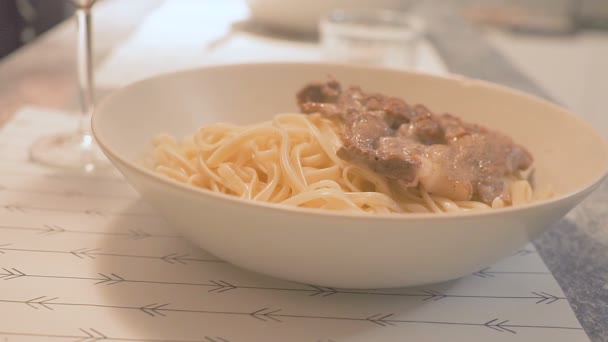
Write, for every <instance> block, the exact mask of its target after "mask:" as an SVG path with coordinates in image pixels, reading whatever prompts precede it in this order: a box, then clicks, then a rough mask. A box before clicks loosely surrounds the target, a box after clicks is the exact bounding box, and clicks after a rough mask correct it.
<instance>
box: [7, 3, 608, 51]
mask: <svg viewBox="0 0 608 342" xmlns="http://www.w3.org/2000/svg"><path fill="white" fill-rule="evenodd" d="M102 1H103V0H100V1H99V2H102ZM130 1H145V0H130ZM201 1H205V0H201ZM263 2H264V0H257V1H256V0H250V3H254V4H255V3H263ZM392 2H393V3H396V2H399V0H396V1H392ZM401 2H402V3H408V4H411V3H433V2H437V3H439V2H441V0H416V1H412V0H401ZM450 2H451V3H453V4H455V5H456V6H457V7H460V8H461V9H462V10H463V12H462V13H464V14H465V15H466V16H467V19H469V20H471V21H472V22H474V23H477V24H483V25H491V26H495V27H502V28H504V29H508V30H511V31H518V32H521V33H526V34H549V35H567V34H575V33H577V32H580V31H581V30H608V1H607V0H452V1H450ZM284 3H285V4H286V5H285V6H291V5H292V4H294V3H297V2H296V1H284ZM328 3H331V1H329V2H328ZM346 3H357V1H349V2H346ZM72 12H73V6H72V5H71V4H70V1H69V0H0V58H2V57H4V56H6V55H8V54H10V53H11V52H13V51H14V50H16V49H18V48H19V47H21V46H23V45H24V44H27V43H30V42H32V41H33V40H34V39H36V37H38V36H40V35H42V34H44V33H45V32H46V31H48V30H49V29H51V28H52V27H53V26H55V25H57V24H59V23H60V22H62V21H63V20H65V19H66V18H68V17H70V15H71V14H72ZM263 15H265V14H263Z"/></svg>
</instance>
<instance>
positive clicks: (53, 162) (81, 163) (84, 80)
mask: <svg viewBox="0 0 608 342" xmlns="http://www.w3.org/2000/svg"><path fill="white" fill-rule="evenodd" d="M70 1H71V2H72V4H73V5H75V7H76V10H75V14H74V16H75V18H76V23H77V37H78V44H77V53H76V57H77V58H76V59H77V63H76V64H77V71H78V90H79V99H80V124H79V127H78V129H76V130H74V131H73V132H68V133H60V134H55V135H50V136H45V137H42V138H40V139H39V140H37V141H36V142H35V143H34V144H33V145H32V146H31V148H30V156H31V158H32V159H33V160H34V161H37V162H39V163H42V164H46V165H50V166H55V167H60V168H64V169H76V170H81V171H84V172H87V173H88V172H93V171H95V170H97V169H100V168H103V167H106V166H108V165H110V164H109V161H108V160H107V159H106V158H105V156H104V155H103V153H102V152H101V150H100V149H99V147H98V146H97V143H96V142H95V139H94V137H93V134H92V132H91V114H92V112H93V108H94V105H95V96H94V84H93V71H92V69H93V65H92V41H91V8H92V7H93V5H94V4H95V1H96V0H70Z"/></svg>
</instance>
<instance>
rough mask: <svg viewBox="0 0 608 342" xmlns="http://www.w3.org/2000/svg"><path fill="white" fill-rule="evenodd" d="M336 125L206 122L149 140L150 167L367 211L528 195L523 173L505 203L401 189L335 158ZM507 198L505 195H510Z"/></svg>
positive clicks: (279, 118) (445, 206)
mask: <svg viewBox="0 0 608 342" xmlns="http://www.w3.org/2000/svg"><path fill="white" fill-rule="evenodd" d="M339 125H340V123H339V122H337V121H335V120H330V119H328V118H326V117H323V116H321V115H319V114H310V115H305V114H295V113H294V114H279V115H276V116H275V117H274V118H273V119H272V120H269V121H266V122H262V123H259V124H254V125H247V126H237V125H231V124H226V123H218V124H211V125H206V126H203V127H201V128H200V129H198V130H197V131H196V132H195V134H193V135H192V136H189V137H186V138H185V139H183V140H181V141H178V140H177V139H176V138H175V137H173V136H170V135H167V134H160V135H158V136H157V137H155V139H154V141H153V145H154V150H153V154H152V160H153V168H154V170H155V171H156V172H158V173H160V174H162V175H164V176H166V177H169V178H171V179H174V180H176V181H178V182H183V183H187V184H190V185H192V186H195V187H198V188H203V189H207V190H210V191H213V192H219V193H224V194H228V195H233V196H238V197H240V198H243V199H249V200H255V201H263V202H269V203H281V204H285V205H291V206H298V207H305V208H319V209H330V210H343V211H355V212H367V213H414V212H459V211H469V210H487V209H491V208H501V207H505V206H509V205H521V204H525V203H528V202H530V201H532V200H533V196H534V194H533V190H532V187H531V185H530V183H529V182H528V181H527V180H526V179H525V178H523V177H522V176H521V175H512V176H509V177H508V178H505V184H507V186H508V191H507V193H508V195H507V196H506V198H507V199H506V200H505V199H503V198H498V197H497V198H496V199H495V200H494V201H493V202H492V203H491V204H490V205H488V204H485V203H483V202H480V201H474V200H468V201H453V200H451V199H449V198H446V197H442V196H437V195H434V194H431V193H429V192H428V191H427V190H426V189H425V188H424V187H423V186H422V185H420V184H418V185H417V186H410V187H404V186H402V185H401V184H399V183H398V182H397V181H395V180H393V179H389V178H386V177H384V176H381V175H378V174H376V173H374V172H373V171H371V170H369V169H365V168H362V167H359V166H356V165H353V164H351V163H348V162H346V161H344V160H342V159H340V158H339V157H338V156H337V155H336V151H337V150H338V149H339V148H340V146H341V145H342V141H341V138H340V127H339ZM509 199H510V200H509Z"/></svg>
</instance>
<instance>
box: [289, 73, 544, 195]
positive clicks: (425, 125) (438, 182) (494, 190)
mask: <svg viewBox="0 0 608 342" xmlns="http://www.w3.org/2000/svg"><path fill="white" fill-rule="evenodd" d="M297 101H298V104H299V106H300V109H301V110H302V112H304V113H308V114H310V113H321V114H322V115H324V116H327V117H330V118H339V119H341V120H342V122H343V124H344V126H343V132H342V141H343V146H342V147H341V148H340V149H339V150H338V152H337V154H338V156H339V157H340V158H341V159H343V160H345V161H348V162H351V163H354V164H356V165H358V166H361V167H365V168H368V169H370V170H373V171H374V172H376V173H378V174H380V175H383V176H385V177H387V178H391V179H395V180H397V181H398V182H399V184H401V185H402V186H405V187H411V186H417V185H418V184H422V185H423V186H424V187H425V189H426V190H427V191H428V192H430V193H432V194H435V195H439V196H444V197H448V198H450V199H452V200H479V201H482V202H484V203H487V204H491V203H492V201H493V200H494V199H496V198H497V197H501V198H503V199H506V200H508V197H509V194H508V193H507V189H506V187H505V184H504V177H505V176H506V175H509V174H513V173H514V172H515V171H517V170H525V169H528V168H529V167H530V166H531V165H532V162H533V158H532V155H531V154H530V153H529V152H528V151H527V150H526V149H525V148H524V147H522V146H519V145H517V144H516V143H514V142H513V140H512V139H511V138H510V137H508V136H506V135H503V134H501V133H499V132H496V131H492V130H489V129H487V128H485V127H482V126H479V125H476V124H472V123H468V122H464V121H463V120H461V119H460V118H458V117H456V116H454V115H451V114H441V115H439V114H435V113H432V112H431V111H430V110H429V109H428V108H426V107H424V106H422V105H413V106H411V105H408V104H407V103H405V102H404V101H402V100H400V99H398V98H395V97H389V96H385V95H381V94H368V93H365V92H363V91H362V90H361V89H360V88H359V87H356V86H355V87H349V88H347V89H342V86H341V85H340V83H338V82H337V81H333V80H332V81H329V82H325V83H321V82H320V83H312V84H309V85H307V86H306V87H304V88H303V89H301V90H300V91H299V92H298V93H297Z"/></svg>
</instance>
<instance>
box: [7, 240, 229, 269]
mask: <svg viewBox="0 0 608 342" xmlns="http://www.w3.org/2000/svg"><path fill="white" fill-rule="evenodd" d="M7 252H22V253H23V252H24V253H50V254H64V255H72V256H74V257H77V258H79V259H95V258H97V257H115V258H131V259H150V260H158V261H164V262H167V263H170V264H176V263H179V264H184V265H185V264H188V263H190V262H216V263H217V262H219V263H224V261H223V260H218V259H201V258H192V257H189V255H188V254H186V253H171V254H166V255H161V256H154V255H139V254H122V253H109V252H101V249H99V248H86V247H83V248H78V249H74V250H69V251H63V250H51V249H33V248H15V247H12V244H3V245H0V253H2V254H4V253H7Z"/></svg>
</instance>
